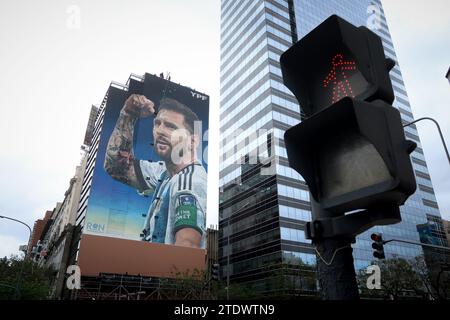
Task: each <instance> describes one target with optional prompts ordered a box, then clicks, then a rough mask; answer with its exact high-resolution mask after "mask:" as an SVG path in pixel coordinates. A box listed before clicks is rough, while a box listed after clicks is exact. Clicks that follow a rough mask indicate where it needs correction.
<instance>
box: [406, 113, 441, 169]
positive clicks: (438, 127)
mask: <svg viewBox="0 0 450 320" xmlns="http://www.w3.org/2000/svg"><path fill="white" fill-rule="evenodd" d="M422 120H430V121H433V122H434V124H435V125H436V127H437V129H438V131H439V135H440V136H441V141H442V145H443V146H444V150H445V154H446V155H447V160H448V163H450V154H449V152H448V148H447V144H446V143H445V139H444V135H443V134H442V130H441V127H440V126H439V123H438V122H437V121H436V120H434V119H433V118H430V117H424V118H420V119H417V120H415V121H413V122H410V123H407V124H405V125H404V126H403V127H408V126H411V125H413V124H415V123H416V122H419V121H422Z"/></svg>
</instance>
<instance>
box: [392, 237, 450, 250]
mask: <svg viewBox="0 0 450 320" xmlns="http://www.w3.org/2000/svg"><path fill="white" fill-rule="evenodd" d="M389 242H403V243H408V244H414V245H417V246H423V247H429V248H436V249H441V250H449V251H450V248H449V247H443V246H437V245H435V244H428V243H422V242H416V241H407V240H400V239H390V240H386V241H383V244H386V243H389Z"/></svg>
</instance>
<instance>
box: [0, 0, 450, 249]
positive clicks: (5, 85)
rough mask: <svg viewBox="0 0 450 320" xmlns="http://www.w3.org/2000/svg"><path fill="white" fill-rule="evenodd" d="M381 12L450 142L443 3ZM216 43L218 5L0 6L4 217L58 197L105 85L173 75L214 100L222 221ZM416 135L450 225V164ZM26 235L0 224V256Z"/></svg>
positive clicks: (421, 109) (408, 72)
mask: <svg viewBox="0 0 450 320" xmlns="http://www.w3.org/2000/svg"><path fill="white" fill-rule="evenodd" d="M383 4H384V9H385V13H386V16H387V20H388V25H389V27H390V30H391V33H392V38H393V41H394V46H395V48H396V51H397V55H398V58H399V61H400V67H401V69H402V72H403V75H404V80H405V84H406V88H407V90H408V93H409V96H410V100H411V105H412V109H413V113H414V115H415V117H416V118H417V117H422V116H431V117H434V118H436V119H438V120H439V122H440V123H441V126H442V129H443V131H444V135H445V137H446V139H447V140H450V116H449V115H450V113H449V111H448V108H449V107H450V84H449V83H448V81H447V80H446V79H445V78H444V76H445V73H446V71H447V70H448V67H449V66H450V54H449V53H450V43H449V41H448V40H449V39H450V19H448V12H449V7H450V6H449V4H448V1H446V0H430V1H426V2H424V1H411V0H410V1H406V0H401V1H400V0H384V1H383ZM78 9H79V13H80V15H79V17H80V19H79V24H78V19H77V15H76V14H77V10H78ZM219 37H220V1H219V0H192V1H182V0H151V1H149V0H128V1H118V0H107V1H106V0H90V1H77V0H72V1H65V0H27V1H25V0H15V1H2V2H0V45H1V48H2V50H1V51H0V57H1V59H0V72H1V73H0V88H1V94H0V106H1V111H0V112H1V116H0V132H1V137H2V143H1V149H0V176H1V180H0V215H1V214H3V215H8V216H12V217H16V218H18V219H21V220H24V221H25V222H27V223H28V224H30V225H31V226H32V225H33V223H34V221H35V220H36V219H38V218H41V217H42V216H43V214H44V212H45V211H46V210H52V209H53V208H54V206H55V203H56V202H57V201H62V200H63V197H64V192H65V191H66V189H67V188H68V186H69V180H70V178H71V177H72V176H73V174H74V173H75V167H76V165H78V163H79V160H80V145H81V143H82V141H83V137H84V133H85V128H86V124H87V120H88V116H89V110H90V106H91V105H92V104H99V103H100V102H101V101H102V99H103V96H104V94H105V92H106V90H107V87H108V85H109V83H110V81H111V80H115V81H119V82H125V81H126V80H127V78H128V76H129V74H130V73H131V72H133V73H137V74H143V73H145V72H149V73H155V74H159V73H160V72H168V71H169V72H170V73H171V78H172V80H173V81H175V82H178V83H181V84H184V85H187V86H190V87H192V88H194V89H196V90H198V91H201V92H205V93H207V94H209V95H210V97H211V105H210V107H211V109H210V112H211V119H210V128H211V129H210V136H209V141H210V143H209V151H210V158H209V162H208V165H209V168H208V171H209V173H208V174H209V181H208V184H209V186H208V187H209V193H208V221H207V224H208V225H210V224H217V211H218V210H217V203H218V156H217V155H218V154H219V152H218V143H214V142H217V141H218V118H219V116H218V115H219V112H218V109H219ZM418 128H419V133H420V136H421V138H422V142H423V147H424V150H425V154H426V159H427V162H428V166H429V169H430V173H431V176H432V179H433V183H434V186H435V190H436V194H437V198H438V202H439V205H440V207H441V213H442V215H443V216H444V217H445V218H447V219H450V166H449V165H448V162H447V160H446V158H445V154H444V151H443V148H442V146H441V143H440V141H439V139H438V135H437V132H436V129H435V128H434V127H433V126H432V125H431V124H430V123H423V124H418ZM27 237H28V232H27V231H26V229H25V228H24V227H23V226H22V225H19V224H16V223H13V222H10V221H6V220H2V219H0V257H2V256H5V255H10V254H11V253H17V252H18V251H17V249H18V246H19V245H20V244H25V243H26V242H27Z"/></svg>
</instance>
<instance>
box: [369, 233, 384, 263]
mask: <svg viewBox="0 0 450 320" xmlns="http://www.w3.org/2000/svg"><path fill="white" fill-rule="evenodd" d="M370 238H371V239H372V241H373V243H372V248H373V250H374V251H373V256H374V257H375V258H377V259H384V258H385V254H384V241H383V235H382V234H381V233H372V234H371V236H370Z"/></svg>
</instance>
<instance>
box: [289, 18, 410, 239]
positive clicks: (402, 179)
mask: <svg viewBox="0 0 450 320" xmlns="http://www.w3.org/2000/svg"><path fill="white" fill-rule="evenodd" d="M280 64H281V70H282V73H283V80H284V83H285V85H286V86H287V87H288V88H289V89H290V90H291V91H292V92H293V93H294V95H295V96H296V98H297V100H298V101H299V103H300V105H301V108H302V111H303V112H304V115H303V116H302V122H301V123H300V124H298V125H296V126H294V127H292V128H290V129H288V130H287V131H286V132H285V135H284V138H285V144H286V149H287V154H288V159H289V164H290V166H291V167H292V168H293V169H295V170H296V171H297V172H299V173H300V174H301V175H302V176H303V178H304V179H305V182H306V183H307V185H308V187H309V190H310V192H311V196H312V198H313V199H312V201H315V202H317V203H318V204H319V205H320V207H321V208H322V209H324V210H327V211H329V212H331V213H332V214H334V215H343V214H344V213H346V212H349V211H353V210H358V209H371V208H374V207H380V206H381V207H382V206H391V207H392V206H393V205H396V206H399V205H402V204H404V202H405V201H406V200H407V199H408V197H409V196H410V195H411V194H413V193H414V192H415V190H416V182H415V177H414V172H413V168H412V165H411V160H410V157H409V154H410V153H411V152H412V151H413V150H414V149H415V147H416V144H415V143H414V142H412V141H408V140H406V139H405V134H404V130H403V125H402V122H401V117H400V113H399V111H398V110H397V109H395V108H394V107H392V105H391V104H392V103H393V100H394V93H393V89H392V84H391V80H390V78H389V70H390V69H392V67H393V66H394V62H393V61H392V60H390V59H386V57H385V55H384V50H383V45H382V42H381V39H380V38H379V37H378V36H377V35H376V34H374V33H373V32H372V31H370V30H368V29H367V28H365V27H359V28H358V27H355V26H353V25H352V24H350V23H348V22H347V21H345V20H343V19H342V18H340V17H338V16H336V15H333V16H331V17H330V18H328V19H327V20H325V21H324V22H323V23H322V24H321V25H319V26H318V27H317V28H316V29H314V30H313V31H311V32H310V33H309V34H308V35H306V36H305V37H304V38H303V39H301V40H300V41H299V42H297V43H296V44H295V45H293V46H292V47H291V48H290V49H288V50H287V51H286V52H285V53H283V55H282V56H281V59H280ZM391 212H393V213H395V214H396V215H397V216H399V214H398V210H397V211H396V210H391ZM388 215H389V212H386V213H385V216H386V217H385V218H387V220H386V219H385V220H386V221H389V222H387V223H393V222H392V219H391V220H389V219H388V218H389V217H388ZM380 217H381V219H380V224H381V223H382V222H381V220H383V217H382V215H380ZM378 218H379V217H378V216H377V219H378ZM399 219H400V218H396V219H395V222H399V221H400V220H399ZM370 223H374V222H373V221H371V222H370ZM358 232H359V231H358Z"/></svg>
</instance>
